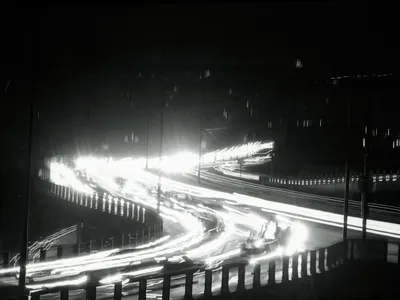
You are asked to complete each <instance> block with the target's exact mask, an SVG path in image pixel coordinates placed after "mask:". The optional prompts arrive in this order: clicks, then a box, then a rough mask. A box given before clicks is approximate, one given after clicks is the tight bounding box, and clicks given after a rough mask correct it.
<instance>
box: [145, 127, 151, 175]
mask: <svg viewBox="0 0 400 300" xmlns="http://www.w3.org/2000/svg"><path fill="white" fill-rule="evenodd" d="M146 133H147V136H146V171H147V170H148V169H149V139H150V120H148V121H147V132H146Z"/></svg>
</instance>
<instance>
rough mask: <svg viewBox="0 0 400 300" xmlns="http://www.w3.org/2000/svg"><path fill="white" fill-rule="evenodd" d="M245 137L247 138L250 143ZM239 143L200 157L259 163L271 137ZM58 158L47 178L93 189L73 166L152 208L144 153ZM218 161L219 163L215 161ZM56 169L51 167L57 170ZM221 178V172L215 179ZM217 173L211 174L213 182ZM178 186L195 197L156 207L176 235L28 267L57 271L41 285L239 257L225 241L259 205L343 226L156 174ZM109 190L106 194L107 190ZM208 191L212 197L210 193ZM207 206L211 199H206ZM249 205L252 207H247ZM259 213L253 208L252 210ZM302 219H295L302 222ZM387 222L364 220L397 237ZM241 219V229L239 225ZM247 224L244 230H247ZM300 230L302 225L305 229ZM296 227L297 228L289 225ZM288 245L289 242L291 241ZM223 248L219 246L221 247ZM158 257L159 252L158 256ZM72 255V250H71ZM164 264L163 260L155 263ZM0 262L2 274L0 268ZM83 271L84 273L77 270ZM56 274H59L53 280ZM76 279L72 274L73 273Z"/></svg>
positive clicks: (178, 160)
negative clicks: (179, 231)
mask: <svg viewBox="0 0 400 300" xmlns="http://www.w3.org/2000/svg"><path fill="white" fill-rule="evenodd" d="M249 145H250V144H249ZM249 145H244V146H241V147H233V148H230V149H224V150H221V151H215V152H211V153H207V154H205V155H204V156H202V163H203V164H204V165H210V166H214V165H215V166H217V165H218V164H219V166H220V167H221V168H226V169H227V170H229V168H233V167H234V164H232V163H228V164H226V163H225V162H224V160H225V161H226V160H232V161H235V160H237V159H242V160H243V163H244V164H257V163H261V162H265V161H267V160H268V159H269V153H264V154H262V155H261V156H259V157H258V158H254V157H248V156H252V155H253V154H255V153H257V152H260V151H266V150H267V151H268V150H270V149H271V148H272V146H273V145H271V144H268V145H266V144H262V143H255V144H251V145H250V146H249ZM197 160H198V157H196V156H195V155H193V154H190V153H184V154H179V155H175V156H167V157H165V158H164V157H163V159H162V165H161V166H160V165H159V162H158V159H151V160H150V161H149V165H150V167H151V168H153V169H161V170H162V171H163V172H165V171H166V169H168V170H169V171H172V172H191V171H192V170H193V168H195V167H196V165H197ZM60 164H61V163H56V164H55V165H54V166H55V167H54V168H52V166H53V163H51V164H50V169H51V172H50V174H52V173H54V174H53V175H51V176H50V177H51V179H52V180H54V181H55V182H57V183H58V184H63V185H66V186H70V187H72V188H75V186H76V187H77V188H76V189H77V190H81V191H83V192H90V193H92V192H93V189H92V188H90V187H89V189H87V187H88V185H86V184H85V183H82V182H81V180H79V179H78V178H77V177H76V175H75V172H76V171H79V172H81V173H82V174H84V176H85V177H86V178H87V179H88V181H89V180H92V181H94V182H95V183H96V185H97V186H99V187H101V188H103V189H105V190H107V191H109V192H111V193H112V194H114V195H118V196H119V197H122V198H124V201H129V202H134V203H135V204H137V203H140V204H141V205H143V206H146V207H147V208H152V209H156V208H157V200H156V199H154V198H152V197H150V196H149V195H148V192H147V189H149V188H150V189H154V188H155V187H156V186H157V184H158V175H157V174H153V173H150V172H147V171H145V170H144V164H145V161H144V160H143V159H141V158H139V159H132V158H128V159H122V160H114V159H96V158H93V157H80V158H77V159H76V160H75V169H74V170H72V169H68V167H65V166H60ZM217 167H218V166H217ZM57 172H58V173H60V174H58V175H57V174H56V173H57ZM117 178H123V179H124V180H125V183H124V186H123V188H122V189H121V188H120V186H119V185H118V184H117V183H116V179H117ZM218 180H220V179H218ZM218 180H217V182H218ZM168 191H171V192H174V193H182V194H185V195H190V196H192V197H193V198H194V199H193V205H191V204H190V200H185V201H184V202H182V201H179V200H172V199H171V202H172V203H173V204H174V205H173V206H174V208H173V209H170V208H167V207H165V206H161V207H160V211H161V214H160V215H161V216H162V217H163V218H165V219H169V220H171V221H173V222H176V223H178V224H181V225H182V226H183V227H184V228H185V230H186V233H185V234H183V235H181V236H173V237H168V238H165V240H162V241H158V242H157V243H153V244H151V243H149V244H147V245H145V246H141V247H142V248H136V249H139V251H135V252H134V253H125V254H121V253H118V251H117V252H115V253H113V254H112V255H111V253H108V254H106V255H104V256H101V257H92V258H89V257H86V258H83V257H81V260H77V261H70V263H69V264H65V263H64V264H63V263H61V262H60V261H55V262H52V263H49V264H48V265H43V264H42V265H40V264H35V265H32V266H31V265H30V266H28V274H29V275H31V276H32V275H34V274H35V273H39V272H41V271H43V270H50V271H51V275H53V276H60V277H59V278H58V279H57V280H58V281H57V282H51V283H43V284H42V286H48V284H60V283H62V282H63V280H61V279H62V277H63V276H81V275H83V274H85V273H86V272H91V271H96V270H103V269H110V270H115V269H118V268H121V267H125V266H128V265H131V266H137V267H138V270H134V271H130V272H121V273H119V271H118V270H117V271H115V274H111V275H109V276H105V277H104V278H102V279H101V283H103V284H110V283H113V282H117V281H123V279H124V276H137V274H141V273H140V272H145V274H148V273H146V272H149V273H151V272H153V271H154V272H158V271H160V270H161V269H158V268H160V266H153V267H150V268H143V267H140V266H141V264H142V263H143V262H145V261H148V260H151V259H154V257H158V258H159V260H167V261H169V260H170V259H172V258H174V257H177V256H178V257H179V256H187V257H189V258H191V259H193V260H197V259H200V260H203V261H205V263H208V264H212V263H213V262H217V261H223V260H227V259H230V258H234V257H237V256H239V255H240V254H241V250H240V249H239V248H238V246H237V245H236V246H233V248H226V247H225V246H226V245H227V243H228V242H232V241H237V240H239V241H240V240H241V239H243V237H246V235H247V234H248V232H249V231H250V232H251V231H255V230H258V229H259V228H260V227H261V226H262V224H263V223H264V222H265V218H264V217H263V216H262V214H263V212H268V213H274V214H276V213H278V214H280V215H283V216H287V217H289V218H292V219H303V220H307V221H312V222H318V223H323V222H325V223H328V224H329V225H333V226H338V227H339V226H341V222H342V216H341V215H338V214H332V213H326V212H321V211H318V210H313V209H305V208H302V207H298V206H295V205H288V204H282V203H276V202H273V201H268V200H265V199H261V198H257V197H250V196H246V195H242V194H237V193H226V192H221V191H215V190H212V189H208V188H204V187H198V186H193V185H190V184H184V183H181V182H179V181H176V180H172V179H169V178H165V177H163V178H162V192H163V193H165V192H168ZM110 197H111V196H110ZM211 199H212V200H211ZM197 202H202V203H204V205H215V204H217V205H218V206H219V208H217V209H212V208H209V207H204V206H202V205H200V204H198V203H197ZM211 207H213V206H211ZM248 208H250V212H249V211H248V210H247V209H248ZM257 213H258V214H257ZM202 214H209V215H215V218H217V219H219V220H222V223H223V225H224V229H223V230H222V231H221V232H220V233H219V234H214V235H213V236H212V237H211V235H210V234H207V233H206V231H205V228H204V226H203V224H202V223H201V222H200V221H199V218H196V217H195V216H196V215H197V216H201V215H202ZM300 225H301V224H300ZM349 225H350V228H355V229H360V225H361V219H360V218H349ZM393 225H396V224H391V223H385V222H378V221H371V222H370V220H369V221H368V231H369V232H373V233H377V232H379V234H382V235H392V236H396V237H400V226H398V227H396V226H394V227H393ZM239 226H242V227H244V228H245V230H242V229H239V228H238V227H239ZM247 230H248V231H247ZM297 230H298V231H297V233H298V236H301V237H302V238H304V236H306V234H304V232H302V230H304V228H303V227H302V226H297ZM305 230H306V229H305ZM295 232H296V231H295ZM300 240H301V239H296V235H295V237H294V238H292V240H291V241H292V242H293V243H294V244H296V243H302V242H304V241H300ZM289 245H291V243H289ZM292 246H293V245H291V246H290V247H289V248H297V247H298V245H297V244H296V245H294V246H293V247H292ZM287 250H290V249H282V248H279V249H278V250H277V251H276V252H273V253H269V254H266V255H256V256H254V257H252V258H251V259H252V260H251V261H252V262H253V263H255V262H260V261H264V260H268V259H270V258H273V257H275V256H277V255H281V254H282V253H284V252H287ZM221 252H222V253H221ZM161 258H162V259H161ZM75 259H77V258H75ZM161 268H162V267H161ZM1 271H2V270H0V274H1ZM79 278H83V277H78V279H79ZM59 279H60V280H59ZM76 280H77V279H76Z"/></svg>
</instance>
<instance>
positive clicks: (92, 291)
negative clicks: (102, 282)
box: [86, 285, 96, 300]
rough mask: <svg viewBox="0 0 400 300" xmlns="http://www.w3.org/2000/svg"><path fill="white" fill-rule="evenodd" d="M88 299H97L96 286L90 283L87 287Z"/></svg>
mask: <svg viewBox="0 0 400 300" xmlns="http://www.w3.org/2000/svg"><path fill="white" fill-rule="evenodd" d="M86 299H87V300H96V286H95V285H88V286H87V287H86Z"/></svg>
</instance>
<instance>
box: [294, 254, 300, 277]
mask: <svg viewBox="0 0 400 300" xmlns="http://www.w3.org/2000/svg"><path fill="white" fill-rule="evenodd" d="M297 278H299V255H298V254H297V253H296V254H295V255H293V257H292V280H293V279H297Z"/></svg>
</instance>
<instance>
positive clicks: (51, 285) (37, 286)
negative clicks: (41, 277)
mask: <svg viewBox="0 0 400 300" xmlns="http://www.w3.org/2000/svg"><path fill="white" fill-rule="evenodd" d="M87 280H88V277H87V276H82V277H79V278H77V279H71V280H63V281H57V282H51V283H46V285H45V286H44V285H40V284H27V285H26V287H27V288H28V289H32V290H38V289H42V288H44V287H45V288H48V289H51V288H55V287H59V286H68V285H81V284H84V283H85V282H86V281H87Z"/></svg>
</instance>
